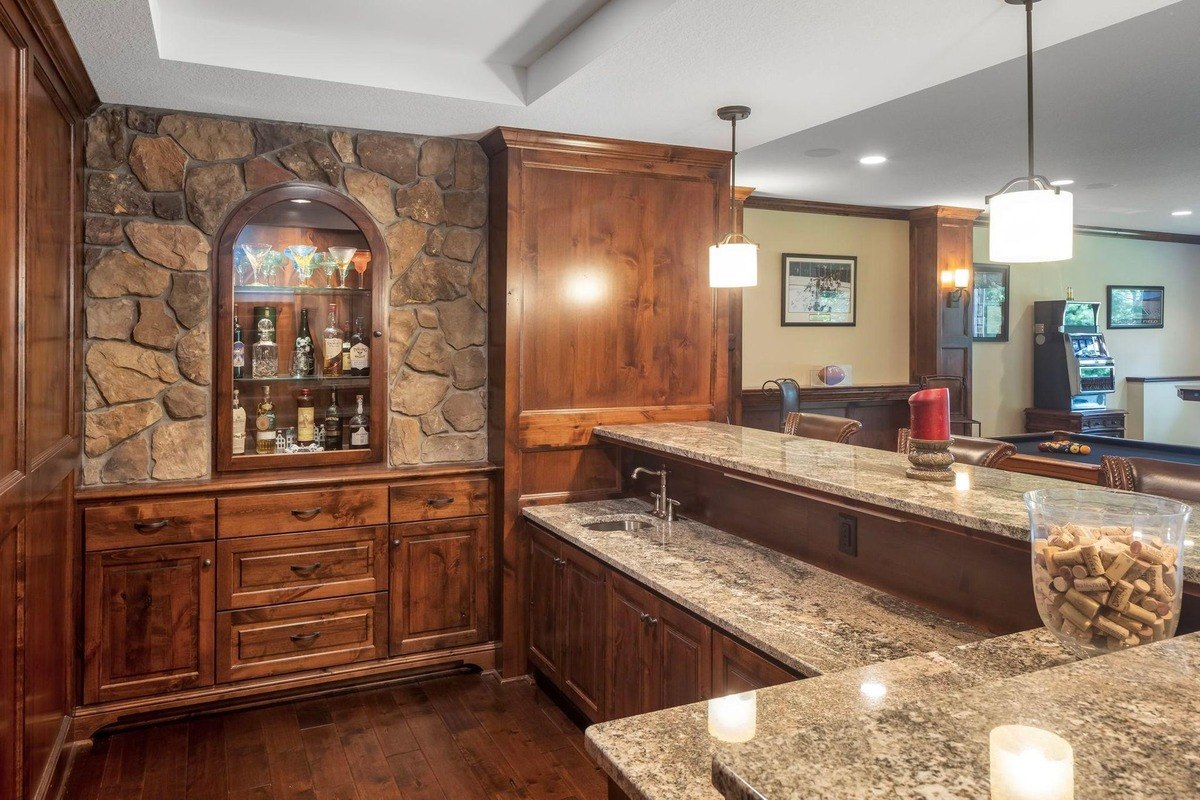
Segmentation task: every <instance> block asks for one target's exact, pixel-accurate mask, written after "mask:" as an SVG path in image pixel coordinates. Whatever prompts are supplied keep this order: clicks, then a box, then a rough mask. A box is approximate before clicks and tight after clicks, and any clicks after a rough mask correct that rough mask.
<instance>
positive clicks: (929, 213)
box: [906, 206, 983, 222]
mask: <svg viewBox="0 0 1200 800" xmlns="http://www.w3.org/2000/svg"><path fill="white" fill-rule="evenodd" d="M982 213H983V209H981V208H960V207H958V206H929V207H927V208H914V209H912V210H911V211H909V212H908V214H907V216H906V219H908V220H910V221H911V220H918V221H919V220H923V219H935V218H936V219H939V220H965V221H966V222H975V221H976V220H978V219H979V215H980V214H982Z"/></svg>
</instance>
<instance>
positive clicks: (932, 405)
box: [908, 388, 950, 442]
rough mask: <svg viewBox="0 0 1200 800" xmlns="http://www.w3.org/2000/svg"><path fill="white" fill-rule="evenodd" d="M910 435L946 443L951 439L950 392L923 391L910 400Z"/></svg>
mask: <svg viewBox="0 0 1200 800" xmlns="http://www.w3.org/2000/svg"><path fill="white" fill-rule="evenodd" d="M908 409H909V415H910V416H909V423H908V427H909V435H910V436H912V438H914V439H927V440H930V441H935V442H944V441H947V440H949V438H950V390H949V389H946V388H941V389H922V390H921V391H919V392H917V393H916V394H914V395H913V396H912V397H910V398H908Z"/></svg>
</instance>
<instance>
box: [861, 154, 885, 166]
mask: <svg viewBox="0 0 1200 800" xmlns="http://www.w3.org/2000/svg"><path fill="white" fill-rule="evenodd" d="M885 161H887V156H863V157H862V158H860V159H859V160H858V163H860V164H866V165H867V166H868V167H870V166H874V165H875V164H882V163H883V162H885Z"/></svg>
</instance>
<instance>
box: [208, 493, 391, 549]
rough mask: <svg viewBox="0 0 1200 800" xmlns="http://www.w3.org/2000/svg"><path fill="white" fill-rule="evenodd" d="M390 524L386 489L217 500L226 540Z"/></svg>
mask: <svg viewBox="0 0 1200 800" xmlns="http://www.w3.org/2000/svg"><path fill="white" fill-rule="evenodd" d="M387 521H388V493H387V488H386V487H384V486H363V487H357V486H345V487H341V488H338V489H321V490H318V491H315V492H276V493H272V494H265V495H264V494H244V495H235V496H233V497H221V498H218V499H217V535H218V536H220V537H222V538H225V537H231V536H260V535H263V534H270V533H292V532H295V531H318V530H325V529H329V528H350V527H356V526H360V525H385V524H387Z"/></svg>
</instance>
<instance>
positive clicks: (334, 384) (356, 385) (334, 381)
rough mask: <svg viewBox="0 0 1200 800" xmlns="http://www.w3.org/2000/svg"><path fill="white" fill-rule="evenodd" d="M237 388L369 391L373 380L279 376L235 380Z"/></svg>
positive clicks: (365, 377) (325, 376)
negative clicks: (277, 387) (278, 386)
mask: <svg viewBox="0 0 1200 800" xmlns="http://www.w3.org/2000/svg"><path fill="white" fill-rule="evenodd" d="M233 383H234V385H235V386H272V385H274V386H277V385H281V384H285V385H294V386H297V387H300V388H304V386H306V385H311V386H320V387H323V388H325V389H369V388H371V378H370V376H366V375H307V376H305V377H303V378H293V377H292V376H291V375H279V376H277V377H274V378H234V379H233Z"/></svg>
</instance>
